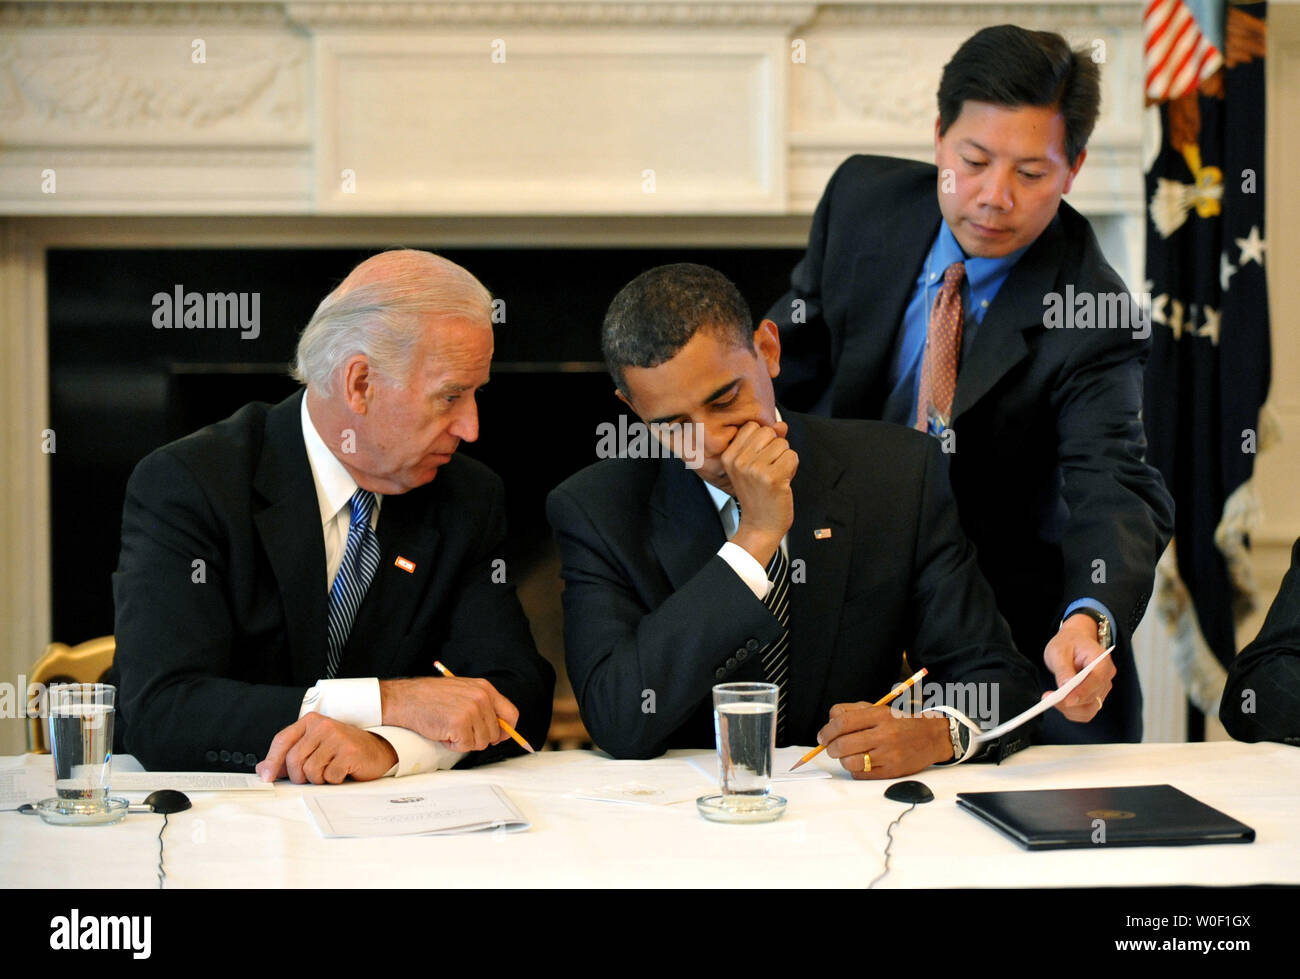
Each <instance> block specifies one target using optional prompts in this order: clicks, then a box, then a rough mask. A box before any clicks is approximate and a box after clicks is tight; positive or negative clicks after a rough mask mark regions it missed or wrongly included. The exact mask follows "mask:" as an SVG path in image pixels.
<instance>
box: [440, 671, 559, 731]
mask: <svg viewBox="0 0 1300 979" xmlns="http://www.w3.org/2000/svg"><path fill="white" fill-rule="evenodd" d="M433 665H434V666H435V667H437V669H438V672H439V673H441V674H442V675H443V676H450V677H454V676H455V675H456V674H455V673H453V672H451V670H449V669H447V667H445V666H443V665H442V664H441V663H439V662H438V661H437V660H434V661H433ZM497 723H498V724H500V725H501V730H503V731H505V732H506V734H508V735H510V736H511V737H512V738H514V739H515V743H516V744H518V745H519V747H521V748H523V749H524V751H526V752H528V753H529V754H530V755H535V754H537V752H536V751H534V750H533V746H532V745H531V744H529V743H528V742H527V741H525V740H524V738H523V735H521V734H520V733H519V732H518V731H516V730H515V729H514V728H512V727H511V726H510V725H509V724H507V723H506V719H505V718H504V717H498V718H497Z"/></svg>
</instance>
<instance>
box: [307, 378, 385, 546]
mask: <svg viewBox="0 0 1300 979" xmlns="http://www.w3.org/2000/svg"><path fill="white" fill-rule="evenodd" d="M302 440H303V443H304V444H305V445H306V447H307V462H308V464H310V466H311V475H312V481H313V482H315V484H316V502H317V503H318V504H319V505H320V522H321V526H322V527H323V526H325V525H326V524H328V523H329V522H330V521H331V520H333V519H334V518H335V517H336V516H338V513H339V511H340V510H341V509H343V508H344V507H345V506H348V504H349V503H350V502H351V500H352V495H353V494H354V493H355V492H356V491H357V482H356V480H355V479H353V478H352V477H351V476H350V475H349V474H348V471H347V470H346V469H344V468H343V463H341V462H339V460H338V457H336V456H335V455H334V453H333V452H331V451H330V450H329V448H328V447H327V446H326V445H325V442H324V440H323V439H322V438H321V437H320V433H319V432H317V431H316V425H315V424H314V423H313V422H312V420H311V415H310V414H309V413H308V411H307V394H306V392H304V393H303V396H302ZM381 499H382V497H381V496H380V495H379V494H378V493H376V494H375V509H376V510H378V508H379V501H380V500H381Z"/></svg>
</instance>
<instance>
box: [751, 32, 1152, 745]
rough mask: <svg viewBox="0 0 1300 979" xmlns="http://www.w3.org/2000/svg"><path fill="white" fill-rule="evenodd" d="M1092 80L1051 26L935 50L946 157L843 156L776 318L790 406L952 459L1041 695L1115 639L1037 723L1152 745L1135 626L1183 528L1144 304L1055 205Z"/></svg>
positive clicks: (1078, 162)
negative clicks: (928, 444)
mask: <svg viewBox="0 0 1300 979" xmlns="http://www.w3.org/2000/svg"><path fill="white" fill-rule="evenodd" d="M1099 98H1100V96H1099V86H1098V68H1097V65H1096V64H1094V63H1093V61H1092V59H1091V58H1090V57H1089V55H1088V53H1087V52H1072V51H1071V50H1070V48H1069V46H1068V45H1067V44H1066V43H1065V41H1064V40H1063V39H1061V38H1060V37H1059V36H1057V35H1055V34H1048V33H1045V32H1030V31H1025V30H1022V29H1020V28H1018V27H1012V26H1002V27H992V28H987V29H985V30H982V31H980V32H979V33H977V34H976V35H974V36H973V37H971V38H970V39H969V40H967V41H966V42H965V43H964V44H963V45H962V47H961V48H960V50H958V52H957V53H956V54H955V55H954V56H953V59H952V60H951V61H950V62H949V63H948V65H947V66H946V67H945V68H944V72H943V78H942V80H941V82H940V85H939V118H938V120H937V121H936V123H935V162H936V166H929V165H925V164H921V163H916V162H912V161H908V160H896V159H888V158H883V157H868V156H855V157H852V158H850V159H849V160H847V161H846V162H845V163H844V164H843V165H841V166H840V168H839V169H838V170H837V171H836V173H835V175H834V176H833V177H832V178H831V181H830V183H829V184H828V185H827V188H826V192H825V194H824V196H823V197H822V200H821V203H820V204H819V205H818V206H817V210H816V213H815V215H814V217H813V225H812V232H811V234H810V236H809V241H808V250H807V253H806V254H805V256H804V258H803V259H802V261H800V263H799V264H798V265H797V266H796V267H795V269H794V271H793V272H792V274H791V287H792V288H791V290H790V292H789V293H788V294H787V295H786V296H785V297H783V298H782V299H780V300H778V301H777V303H776V304H775V305H774V306H773V307H772V309H771V311H770V312H769V313H768V315H769V316H770V317H771V318H772V319H773V320H774V321H776V323H777V324H778V326H779V328H780V333H781V342H782V353H783V360H782V375H781V379H780V382H779V383H778V386H777V393H778V395H779V396H780V398H781V400H782V402H783V403H784V404H788V405H790V406H791V407H793V408H800V409H805V410H813V411H816V412H818V413H826V414H830V415H832V416H834V417H837V418H877V419H883V420H885V421H891V422H896V423H899V424H904V425H909V426H912V427H915V428H919V429H921V430H922V431H928V432H929V433H930V434H932V435H934V436H935V437H936V438H937V439H938V440H939V441H940V443H941V446H942V448H943V450H944V451H945V452H946V453H948V454H950V455H951V478H952V488H953V493H954V495H955V496H956V499H957V507H958V510H959V512H960V515H961V522H962V526H963V527H964V528H965V530H966V533H967V535H968V536H969V537H970V539H971V540H972V542H973V543H974V544H975V547H976V551H977V553H978V555H979V563H980V567H981V568H982V569H983V571H984V574H985V576H986V577H987V578H988V580H989V583H990V584H991V585H992V586H993V590H994V592H995V593H996V595H997V601H998V607H999V608H1000V609H1001V610H1002V613H1003V615H1005V616H1006V618H1007V621H1008V623H1009V624H1010V626H1011V631H1012V634H1013V636H1014V637H1015V641H1016V645H1017V647H1018V648H1019V649H1020V650H1021V652H1023V653H1024V654H1025V655H1026V656H1028V657H1030V658H1031V659H1033V660H1035V661H1037V662H1039V664H1040V666H1039V673H1040V681H1041V683H1042V686H1043V689H1045V690H1046V689H1050V688H1052V687H1054V686H1059V685H1060V684H1062V683H1064V682H1065V681H1067V680H1068V679H1070V678H1071V677H1073V676H1074V675H1075V673H1076V672H1077V671H1078V670H1080V669H1082V668H1083V667H1084V666H1085V665H1086V664H1088V663H1090V662H1092V661H1093V660H1094V659H1096V658H1097V657H1099V656H1101V655H1102V652H1103V648H1104V647H1105V646H1107V645H1109V644H1110V643H1111V642H1114V643H1115V645H1116V648H1115V653H1114V654H1113V656H1112V660H1113V664H1112V663H1102V664H1100V665H1099V666H1098V667H1097V668H1096V669H1095V670H1094V672H1093V673H1092V674H1091V675H1090V676H1089V677H1088V678H1087V680H1085V681H1084V683H1083V684H1081V686H1080V687H1079V688H1077V690H1076V692H1075V694H1073V695H1071V697H1070V698H1068V699H1067V700H1066V701H1065V702H1064V703H1062V704H1061V705H1059V706H1058V710H1057V711H1052V712H1051V713H1050V714H1049V715H1048V716H1047V717H1046V718H1045V719H1044V723H1043V730H1042V734H1041V738H1042V740H1044V741H1047V742H1052V743H1076V742H1101V741H1139V740H1141V737H1142V693H1141V689H1140V687H1139V685H1138V678H1137V671H1136V669H1135V666H1134V662H1133V655H1132V649H1131V645H1130V640H1131V637H1132V633H1133V630H1134V628H1135V627H1136V626H1137V624H1138V622H1139V620H1140V619H1141V618H1142V614H1143V612H1144V610H1145V608H1146V604H1147V600H1148V598H1149V597H1150V593H1151V583H1152V580H1153V577H1154V574H1155V565H1156V561H1157V560H1158V559H1159V557H1160V554H1161V552H1162V551H1163V550H1164V547H1165V545H1166V544H1167V543H1168V541H1169V537H1170V534H1171V533H1172V512H1173V511H1172V502H1171V501H1170V498H1169V495H1168V493H1167V492H1166V491H1165V488H1164V485H1163V483H1162V481H1161V479H1160V476H1159V474H1158V473H1157V472H1156V471H1155V470H1154V469H1153V468H1152V467H1150V466H1148V465H1147V464H1146V462H1145V445H1146V442H1145V434H1144V432H1143V427H1142V419H1141V416H1140V407H1141V398H1142V367H1143V363H1144V361H1145V358H1146V354H1147V347H1148V344H1149V339H1148V338H1149V333H1150V320H1149V318H1144V316H1143V314H1141V313H1140V311H1139V307H1138V305H1137V304H1136V303H1131V302H1130V297H1129V295H1128V293H1127V290H1126V289H1125V287H1124V284H1123V282H1122V281H1121V279H1120V277H1119V276H1118V275H1116V274H1115V272H1114V271H1113V270H1112V269H1111V268H1110V266H1109V265H1107V264H1106V261H1105V259H1104V258H1103V257H1102V254H1101V250H1100V248H1099V247H1098V244H1097V240H1096V237H1095V236H1094V235H1093V233H1092V230H1091V228H1090V227H1089V225H1088V222H1087V221H1086V220H1085V219H1084V218H1082V217H1081V216H1080V215H1079V214H1078V213H1077V212H1076V211H1074V210H1073V209H1072V208H1071V207H1070V206H1069V205H1067V204H1065V203H1064V202H1062V200H1061V195H1062V194H1064V193H1065V192H1066V191H1068V190H1069V189H1070V186H1071V184H1072V183H1073V181H1074V178H1075V175H1076V174H1077V173H1078V172H1079V168H1080V167H1081V166H1082V165H1083V161H1084V157H1085V156H1086V155H1087V151H1086V149H1085V145H1086V143H1087V139H1088V135H1089V134H1090V133H1091V131H1092V127H1093V123H1094V122H1095V120H1096V116H1097V108H1098V104H1099ZM936 190H937V193H936ZM1112 681H1113V682H1114V686H1113V691H1112ZM1083 722H1090V723H1083Z"/></svg>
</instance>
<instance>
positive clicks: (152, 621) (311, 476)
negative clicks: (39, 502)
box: [113, 251, 555, 783]
mask: <svg viewBox="0 0 1300 979" xmlns="http://www.w3.org/2000/svg"><path fill="white" fill-rule="evenodd" d="M491 307H492V299H491V296H490V295H489V294H488V292H487V290H486V289H484V288H483V286H482V285H481V284H480V283H479V282H478V280H477V279H475V278H474V277H473V276H472V275H470V274H469V272H467V271H465V269H463V268H461V267H460V266H458V265H455V264H454V263H452V262H449V261H447V260H446V259H443V258H440V257H438V256H436V255H432V254H429V253H428V252H419V251H391V252H384V253H382V254H380V255H376V256H374V257H372V258H369V259H367V260H366V261H364V262H362V263H361V264H360V265H358V266H357V267H356V268H355V269H353V270H352V272H351V273H350V274H349V275H348V277H347V278H346V279H344V281H343V282H342V283H341V284H340V285H339V286H338V288H336V289H335V290H334V291H333V292H332V293H330V294H329V295H328V296H326V297H325V299H324V300H323V301H322V302H321V304H320V306H319V307H318V308H317V310H316V312H315V314H314V315H313V316H312V319H311V322H310V323H308V325H307V328H306V329H305V330H304V331H303V334H302V337H301V338H300V340H299V342H298V354H297V362H296V364H295V368H294V374H295V376H296V377H297V378H298V380H299V381H301V382H302V383H303V384H304V385H305V386H306V389H305V391H301V392H298V393H297V394H294V395H292V396H291V397H289V398H287V399H285V400H284V401H282V402H280V403H279V404H278V405H274V406H269V405H266V404H260V403H257V404H250V405H246V406H245V407H243V408H241V409H240V410H239V411H238V412H236V413H235V414H234V415H232V416H231V417H230V418H227V419H226V420H225V421H222V422H218V423H217V424H215V425H210V426H208V427H207V428H204V429H201V430H200V431H198V432H195V433H194V434H193V435H190V436H188V437H187V438H184V439H181V440H180V441H178V442H173V443H172V444H170V445H165V446H163V447H162V448H161V449H158V450H157V451H155V452H153V453H151V454H150V455H149V456H147V457H146V458H145V459H144V460H143V461H142V462H141V463H140V464H139V465H138V466H137V467H136V469H135V472H134V473H133V474H132V476H131V480H130V482H129V483H128V484H127V491H126V505H125V508H124V511H123V515H122V555H121V559H120V562H119V565H118V570H117V573H116V574H114V576H113V594H114V599H115V602H116V607H117V618H116V635H117V655H116V669H117V670H118V671H120V681H119V682H120V685H121V689H122V697H121V707H122V709H121V714H122V719H123V721H124V722H125V723H126V725H127V729H126V736H125V744H126V747H127V750H129V751H131V752H132V753H134V754H135V755H137V756H138V757H139V758H140V759H141V761H142V762H143V763H144V764H145V765H146V766H147V767H149V768H164V769H182V770H190V769H217V770H226V771H251V770H253V769H254V768H256V770H257V771H258V772H259V773H260V774H261V775H262V777H263V778H266V779H275V778H280V777H283V776H285V775H288V776H289V777H290V778H292V779H293V781H295V782H303V781H311V782H317V783H320V782H341V781H343V780H344V779H345V778H347V777H348V776H351V777H352V778H355V779H371V778H378V777H380V776H383V775H386V774H388V775H394V774H396V775H405V774H408V773H412V772H419V771H430V770H432V769H435V768H450V767H451V766H452V765H453V764H456V763H457V762H458V761H460V760H461V759H466V761H467V763H470V764H474V763H480V762H484V761H491V760H494V759H497V758H501V757H504V756H505V755H506V754H508V753H512V752H517V751H519V750H521V749H519V748H517V746H515V744H514V743H513V742H512V741H509V740H506V739H505V735H504V733H503V731H502V729H501V726H500V725H499V724H498V721H497V718H498V717H501V718H504V719H505V720H506V721H507V722H509V723H511V724H515V725H516V726H517V727H518V729H519V731H520V732H521V733H522V734H523V736H524V737H525V738H527V739H528V740H529V741H530V742H531V743H533V744H540V743H541V742H542V741H543V740H544V739H545V737H546V732H547V728H548V727H549V725H550V717H551V698H552V693H553V689H554V682H555V676H554V671H553V670H552V669H551V668H550V665H549V664H547V662H546V661H545V660H544V659H542V657H541V656H539V655H538V653H537V649H536V647H535V646H534V644H533V639H532V636H531V634H530V632H529V629H528V622H527V620H526V619H525V618H524V614H523V610H522V609H521V608H520V606H519V601H518V599H517V598H516V596H515V593H514V589H513V587H512V586H510V585H506V584H497V583H494V582H493V581H492V580H491V577H492V575H491V570H492V569H491V562H492V560H493V559H495V558H498V557H500V554H501V548H502V545H503V543H504V540H505V515H504V504H503V487H502V485H501V480H500V479H499V478H498V477H497V476H496V475H495V474H493V473H492V472H491V471H490V470H488V469H487V468H485V467H484V466H483V465H481V464H480V463H477V462H475V461H474V460H473V459H468V458H465V457H463V456H458V455H456V454H455V453H456V450H457V448H458V447H459V445H460V443H461V442H462V441H468V442H473V441H474V440H475V439H476V438H478V412H477V408H476V406H475V402H474V395H475V392H476V391H477V390H478V388H480V387H481V386H482V385H483V384H485V383H486V382H487V379H488V368H489V365H490V363H491V360H492V348H493V342H492V327H491ZM434 660H442V661H443V662H444V663H446V665H447V666H448V667H449V668H450V669H451V670H452V672H454V673H456V674H458V675H459V676H458V677H457V678H443V677H441V676H436V675H431V674H433V673H434V666H433V662H434ZM462 677H463V678H462ZM399 678H405V679H399Z"/></svg>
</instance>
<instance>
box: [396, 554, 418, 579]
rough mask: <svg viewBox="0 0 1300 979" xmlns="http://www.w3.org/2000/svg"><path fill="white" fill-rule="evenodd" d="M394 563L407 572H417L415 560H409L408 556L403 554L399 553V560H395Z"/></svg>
mask: <svg viewBox="0 0 1300 979" xmlns="http://www.w3.org/2000/svg"><path fill="white" fill-rule="evenodd" d="M393 563H394V564H395V565H397V566H398V567H399V568H401V569H402V570H403V571H405V572H406V573H407V574H414V573H415V562H414V561H411V560H408V559H407V558H404V557H402V556H401V555H398V558H397V560H396V561H394V562H393Z"/></svg>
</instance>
